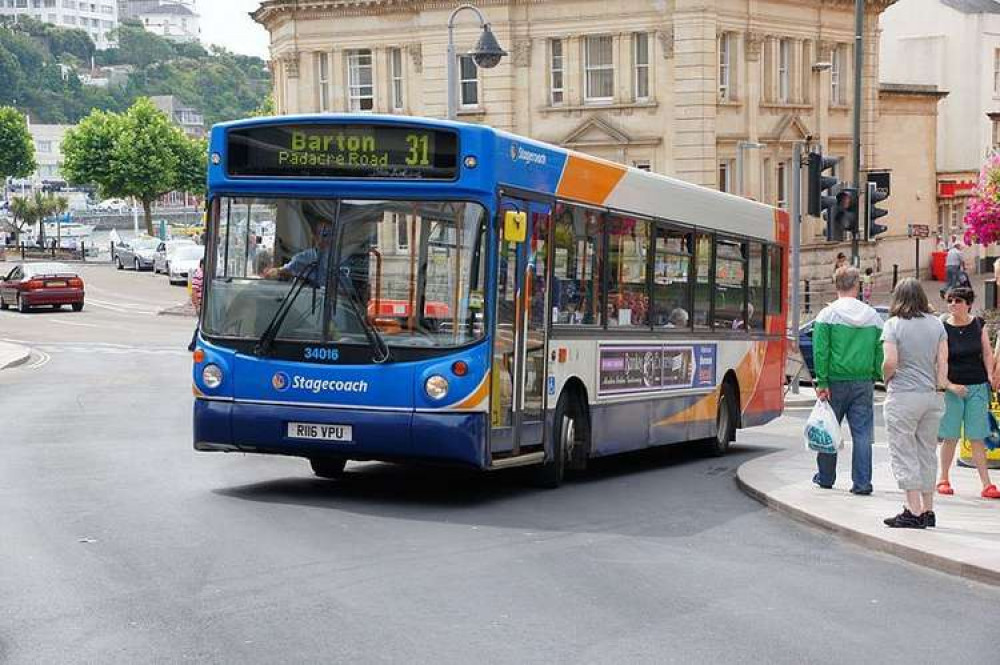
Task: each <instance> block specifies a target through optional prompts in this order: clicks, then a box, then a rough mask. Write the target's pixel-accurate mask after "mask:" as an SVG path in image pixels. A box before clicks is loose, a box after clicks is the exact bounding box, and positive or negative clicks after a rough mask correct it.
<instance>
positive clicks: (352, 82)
mask: <svg viewBox="0 0 1000 665" xmlns="http://www.w3.org/2000/svg"><path fill="white" fill-rule="evenodd" d="M374 80H375V79H374V78H373V77H372V52H371V49H360V50H353V51H347V96H348V100H347V101H348V105H347V106H348V109H349V110H351V111H372V110H374V109H375V83H374Z"/></svg>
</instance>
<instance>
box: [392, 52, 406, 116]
mask: <svg viewBox="0 0 1000 665" xmlns="http://www.w3.org/2000/svg"><path fill="white" fill-rule="evenodd" d="M389 78H390V82H391V83H392V86H391V88H390V89H391V90H392V100H390V103H391V104H392V110H393V111H402V110H403V49H400V48H394V49H389Z"/></svg>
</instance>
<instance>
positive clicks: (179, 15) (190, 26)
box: [118, 0, 201, 42]
mask: <svg viewBox="0 0 1000 665" xmlns="http://www.w3.org/2000/svg"><path fill="white" fill-rule="evenodd" d="M118 5H119V9H120V11H121V13H122V17H123V18H129V19H135V20H137V21H139V22H140V23H142V25H143V27H144V28H146V30H148V31H149V32H152V33H153V34H154V35H159V36H160V37H164V38H166V39H169V40H171V41H175V42H197V41H199V40H200V39H201V18H200V17H199V15H198V11H197V9H196V7H195V0H119V2H118Z"/></svg>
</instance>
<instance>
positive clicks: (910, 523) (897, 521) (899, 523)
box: [882, 508, 926, 529]
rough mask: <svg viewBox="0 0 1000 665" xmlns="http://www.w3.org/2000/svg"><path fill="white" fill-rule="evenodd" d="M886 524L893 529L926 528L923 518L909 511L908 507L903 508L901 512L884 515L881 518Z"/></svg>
mask: <svg viewBox="0 0 1000 665" xmlns="http://www.w3.org/2000/svg"><path fill="white" fill-rule="evenodd" d="M882 521H883V522H884V523H885V525H886V526H889V527H892V528H893V529H923V528H926V525H925V524H924V520H923V518H921V517H917V516H916V515H914V514H913V513H911V512H910V509H909V508H903V512H901V513H900V514H898V515H896V516H894V517H886V518H885V519H884V520H882Z"/></svg>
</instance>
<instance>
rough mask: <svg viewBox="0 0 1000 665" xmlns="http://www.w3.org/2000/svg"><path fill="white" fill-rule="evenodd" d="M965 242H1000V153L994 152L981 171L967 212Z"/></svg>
mask: <svg viewBox="0 0 1000 665" xmlns="http://www.w3.org/2000/svg"><path fill="white" fill-rule="evenodd" d="M965 226H966V229H965V242H966V243H967V244H972V243H976V244H980V245H991V244H993V243H995V242H1000V153H993V154H992V155H990V157H989V158H988V159H987V160H986V163H985V164H983V168H982V170H981V171H980V172H979V183H978V184H977V185H976V195H975V196H974V197H973V198H972V200H971V201H970V202H969V205H968V207H967V208H966V212H965Z"/></svg>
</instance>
